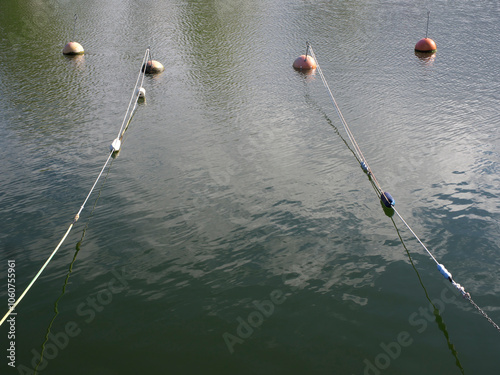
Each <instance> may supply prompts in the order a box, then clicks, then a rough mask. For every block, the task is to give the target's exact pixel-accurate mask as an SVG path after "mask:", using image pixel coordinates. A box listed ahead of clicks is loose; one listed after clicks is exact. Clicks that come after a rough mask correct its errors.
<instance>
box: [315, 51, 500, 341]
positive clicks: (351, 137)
mask: <svg viewBox="0 0 500 375" xmlns="http://www.w3.org/2000/svg"><path fill="white" fill-rule="evenodd" d="M307 51H309V52H310V54H311V57H312V58H313V59H314V60H315V62H316V69H317V71H318V74H319V76H320V77H321V80H322V82H323V85H324V86H325V88H326V90H327V91H328V94H329V95H330V99H331V101H332V103H333V105H334V107H335V110H336V112H337V115H338V117H339V119H340V122H341V123H342V125H343V127H344V129H345V131H346V133H347V136H348V137H349V140H350V141H351V143H352V146H353V148H354V151H355V156H356V159H357V160H358V162H359V163H360V165H361V168H362V169H363V171H364V172H365V173H367V175H368V177H369V178H370V180H373V183H374V184H375V186H376V189H377V190H378V194H379V198H382V196H385V194H386V193H385V192H384V190H383V189H382V187H381V186H380V184H379V182H378V181H377V179H376V177H375V175H374V174H373V172H372V170H371V168H370V167H369V165H368V162H367V160H366V158H365V157H364V156H363V153H362V152H361V149H360V147H359V145H358V143H357V142H356V140H355V138H354V135H353V134H352V132H351V129H349V126H348V125H347V122H346V120H345V118H344V116H343V115H342V112H341V111H340V108H339V106H338V105H337V101H336V100H335V97H334V96H333V94H332V90H331V89H330V86H329V85H328V82H327V81H326V78H325V76H324V75H323V71H322V70H321V67H320V65H319V62H318V59H317V58H316V55H315V54H314V50H313V48H312V46H311V45H310V44H309V43H307ZM386 198H387V196H386ZM391 207H392V209H393V210H394V212H395V213H396V214H397V215H398V217H399V218H400V219H401V221H402V222H403V223H404V225H405V226H406V227H407V228H408V230H409V231H410V232H411V233H412V234H413V236H414V237H415V239H416V240H417V241H418V242H419V243H420V245H422V247H423V248H424V250H425V251H426V252H427V254H429V256H430V257H431V258H432V260H433V261H434V262H435V263H436V265H437V268H438V271H439V272H440V273H441V275H443V276H444V278H445V279H447V280H448V281H450V282H451V283H452V285H453V286H454V287H455V288H456V289H457V290H458V291H459V292H460V293H461V294H462V297H463V298H465V299H466V300H467V301H469V302H470V303H471V305H472V306H474V308H475V309H476V310H477V311H478V312H479V313H480V314H481V315H482V316H483V317H484V318H486V320H488V322H490V323H491V324H492V325H493V327H495V328H496V329H497V330H498V331H499V332H500V327H499V326H498V325H497V324H496V323H495V322H494V321H493V320H492V319H491V318H490V317H489V316H488V314H486V312H485V311H484V310H483V309H481V308H480V307H479V306H478V305H477V304H476V303H475V302H474V301H473V300H472V297H471V295H470V293H468V292H466V291H465V288H464V287H463V286H462V285H460V284H459V283H457V282H455V280H453V277H452V275H451V273H450V272H449V271H448V270H447V269H446V267H445V266H444V265H443V264H441V263H439V262H438V261H437V260H436V258H435V257H434V255H432V253H431V252H430V251H429V249H428V248H427V247H426V246H425V245H424V243H423V242H422V241H421V240H420V238H419V237H418V236H417V234H416V233H415V232H414V231H413V229H411V227H410V225H409V224H408V223H407V222H406V221H405V220H404V219H403V217H402V216H401V214H400V213H399V212H398V211H397V210H396V209H395V208H394V203H393V202H391Z"/></svg>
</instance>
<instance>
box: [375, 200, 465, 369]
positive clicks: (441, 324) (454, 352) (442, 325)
mask: <svg viewBox="0 0 500 375" xmlns="http://www.w3.org/2000/svg"><path fill="white" fill-rule="evenodd" d="M391 210H392V209H391ZM384 211H385V210H384ZM392 211H394V210H392ZM386 215H387V213H386ZM390 218H391V221H392V224H393V225H394V228H395V229H396V232H397V234H398V237H399V240H400V241H401V244H402V245H403V247H404V249H405V251H406V254H407V255H408V259H409V260H410V263H411V266H412V268H413V270H414V271H415V274H416V275H417V277H418V281H419V283H420V285H421V286H422V290H423V291H424V293H425V298H427V300H428V301H429V303H430V304H431V306H432V307H433V313H434V317H435V318H436V324H437V326H438V328H439V330H440V331H441V332H443V335H444V337H445V339H446V343H447V345H448V349H450V352H451V354H452V355H453V357H454V358H455V364H456V365H457V367H458V369H459V370H460V372H461V373H462V374H464V375H465V370H464V368H463V367H462V364H461V363H460V360H459V359H458V352H457V350H456V349H455V346H454V345H453V344H452V342H451V340H450V335H449V333H448V330H447V329H446V324H445V323H444V320H443V317H442V316H441V314H440V312H439V309H438V308H437V307H436V305H435V304H434V303H433V302H432V300H431V298H430V297H429V293H428V292H427V289H426V288H425V285H424V283H423V281H422V278H421V277H420V274H419V272H418V270H417V268H416V267H415V264H414V263H413V259H412V258H411V255H410V252H409V251H408V248H407V247H406V244H405V242H404V241H403V238H402V237H401V234H400V232H399V229H398V227H397V226H396V223H395V222H394V219H393V218H392V217H391V216H390Z"/></svg>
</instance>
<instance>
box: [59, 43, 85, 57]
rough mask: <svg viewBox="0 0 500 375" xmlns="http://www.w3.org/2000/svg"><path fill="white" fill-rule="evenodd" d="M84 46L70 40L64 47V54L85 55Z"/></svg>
mask: <svg viewBox="0 0 500 375" xmlns="http://www.w3.org/2000/svg"><path fill="white" fill-rule="evenodd" d="M83 52H84V51H83V47H82V45H81V44H80V43H77V42H69V43H68V44H66V45H65V46H64V48H63V54H64V55H83Z"/></svg>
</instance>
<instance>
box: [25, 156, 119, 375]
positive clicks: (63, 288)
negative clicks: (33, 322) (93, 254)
mask: <svg viewBox="0 0 500 375" xmlns="http://www.w3.org/2000/svg"><path fill="white" fill-rule="evenodd" d="M112 165H113V160H112V161H111V164H110V165H109V167H108V171H107V173H106V177H105V178H104V181H103V182H102V184H101V187H100V188H99V192H98V194H97V197H96V199H95V202H94V206H93V207H92V211H91V212H90V214H89V218H88V220H87V222H86V224H85V227H84V228H83V231H82V236H81V238H80V241H78V242H77V243H76V246H75V250H76V251H75V254H74V255H73V259H72V261H71V263H70V264H69V269H68V273H67V274H66V278H65V279H64V283H63V286H62V292H61V295H60V296H59V297H58V298H57V299H56V301H55V303H54V317H53V318H52V320H51V321H50V323H49V326H48V327H47V332H46V333H45V340H44V342H43V343H42V347H41V351H40V359H39V360H38V363H37V365H36V367H35V369H34V375H36V374H38V371H42V369H40V370H39V367H40V365H41V364H42V362H43V360H44V358H43V357H44V353H45V347H46V345H47V342H48V341H49V335H50V332H51V329H52V325H53V324H54V322H55V320H56V318H57V316H58V315H59V301H60V300H61V299H62V297H63V296H64V294H65V293H66V287H67V286H68V280H69V277H70V276H71V273H72V272H73V265H74V264H75V261H76V257H77V256H78V253H79V251H80V249H81V246H82V242H83V240H84V238H85V233H86V232H87V229H88V227H89V224H90V221H91V219H92V216H93V215H94V210H95V208H96V206H97V202H98V201H99V198H100V196H101V192H102V189H103V187H104V185H105V184H106V180H107V179H108V175H109V171H110V170H111V166H112ZM44 367H45V366H44Z"/></svg>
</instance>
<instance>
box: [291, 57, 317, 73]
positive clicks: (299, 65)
mask: <svg viewBox="0 0 500 375" xmlns="http://www.w3.org/2000/svg"><path fill="white" fill-rule="evenodd" d="M293 67H294V68H295V69H297V70H312V69H316V61H314V59H313V58H312V56H309V55H300V56H299V57H297V58H296V59H295V61H294V62H293Z"/></svg>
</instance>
